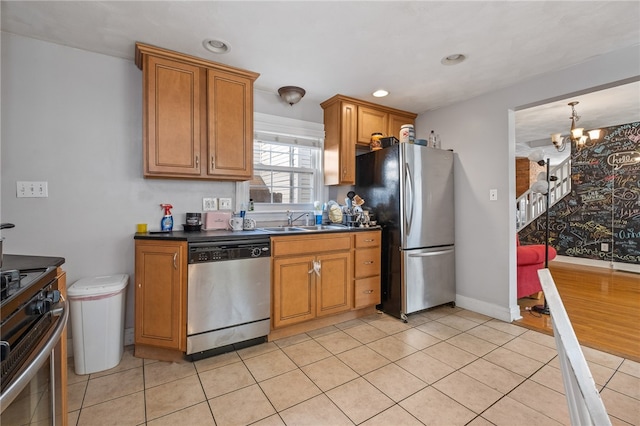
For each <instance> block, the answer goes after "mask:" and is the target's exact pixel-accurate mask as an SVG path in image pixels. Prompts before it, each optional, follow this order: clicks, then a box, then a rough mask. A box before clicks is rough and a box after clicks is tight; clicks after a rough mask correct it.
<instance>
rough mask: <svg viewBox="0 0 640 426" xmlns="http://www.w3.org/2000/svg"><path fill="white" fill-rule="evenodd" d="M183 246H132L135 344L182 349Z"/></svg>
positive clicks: (183, 313) (183, 331) (183, 319)
mask: <svg viewBox="0 0 640 426" xmlns="http://www.w3.org/2000/svg"><path fill="white" fill-rule="evenodd" d="M185 252H186V243H179V244H175V243H174V244H171V243H167V242H145V243H136V266H135V273H136V275H135V282H136V284H135V285H136V289H135V295H136V300H135V343H136V344H144V345H150V346H157V347H162V348H168V349H177V350H181V351H184V350H186V285H185V283H186V278H187V277H186V268H185V267H184V265H183V260H184V255H185Z"/></svg>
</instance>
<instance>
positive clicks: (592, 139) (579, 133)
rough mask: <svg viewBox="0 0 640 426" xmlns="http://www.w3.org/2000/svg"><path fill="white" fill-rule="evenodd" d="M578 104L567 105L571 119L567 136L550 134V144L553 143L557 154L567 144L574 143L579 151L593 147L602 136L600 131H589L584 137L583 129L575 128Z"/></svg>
mask: <svg viewBox="0 0 640 426" xmlns="http://www.w3.org/2000/svg"><path fill="white" fill-rule="evenodd" d="M579 103H580V102H578V101H573V102H569V103H568V104H567V105H569V106H570V107H571V117H569V119H570V120H571V129H570V133H569V136H562V133H552V134H551V142H553V146H555V147H556V150H558V152H562V151H564V149H565V148H566V147H567V143H568V142H574V143H575V144H576V150H578V151H580V150H581V149H582V148H584V147H592V146H594V145H595V144H596V142H597V141H598V140H599V139H600V136H601V134H602V131H601V130H600V129H594V130H589V131H588V132H587V133H588V135H585V134H584V128H583V127H576V123H577V122H578V121H579V120H580V116H579V115H578V112H577V111H576V105H578V104H579Z"/></svg>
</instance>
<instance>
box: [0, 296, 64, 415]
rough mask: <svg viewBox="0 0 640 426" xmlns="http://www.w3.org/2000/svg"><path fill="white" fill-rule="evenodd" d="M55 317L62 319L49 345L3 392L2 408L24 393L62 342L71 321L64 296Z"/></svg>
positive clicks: (0, 404)
mask: <svg viewBox="0 0 640 426" xmlns="http://www.w3.org/2000/svg"><path fill="white" fill-rule="evenodd" d="M51 314H52V315H54V316H60V317H61V318H60V319H59V320H58V323H57V324H56V327H55V328H54V330H53V333H52V334H51V337H49V339H48V340H47V343H45V345H44V346H43V347H42V349H41V350H40V351H39V352H38V355H36V357H35V358H34V359H33V361H32V362H31V364H30V365H29V366H28V367H27V368H25V369H24V370H23V371H22V372H21V373H20V374H18V376H16V378H15V379H14V380H13V382H12V383H11V384H10V385H9V386H8V387H7V388H6V389H5V391H4V392H2V395H0V407H3V408H4V407H8V406H9V404H11V403H12V402H13V400H14V399H16V397H17V396H18V395H19V394H20V392H22V389H24V387H25V386H26V385H27V383H29V382H30V381H31V379H33V378H34V376H35V375H36V374H37V373H38V371H39V370H40V368H41V367H42V366H43V365H44V363H45V362H46V361H47V358H48V357H49V355H50V354H51V351H53V349H54V348H55V346H56V345H57V344H58V342H59V341H60V336H61V335H62V332H63V331H64V328H65V327H66V325H67V320H68V319H69V306H68V303H67V301H66V300H65V298H64V297H62V295H60V302H59V304H58V306H56V308H55V309H53V310H52V312H51Z"/></svg>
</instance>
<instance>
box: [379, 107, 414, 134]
mask: <svg viewBox="0 0 640 426" xmlns="http://www.w3.org/2000/svg"><path fill="white" fill-rule="evenodd" d="M415 118H416V116H415V114H411V115H401V114H393V113H391V114H389V127H388V130H387V134H386V135H385V136H395V137H396V138H398V140H400V128H401V127H402V126H403V125H405V124H415V123H414V122H415Z"/></svg>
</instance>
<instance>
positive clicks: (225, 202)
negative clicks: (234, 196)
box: [218, 198, 231, 210]
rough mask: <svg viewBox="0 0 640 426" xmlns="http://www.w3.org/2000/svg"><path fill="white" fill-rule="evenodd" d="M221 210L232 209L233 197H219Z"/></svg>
mask: <svg viewBox="0 0 640 426" xmlns="http://www.w3.org/2000/svg"><path fill="white" fill-rule="evenodd" d="M218 206H220V210H231V198H218Z"/></svg>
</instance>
